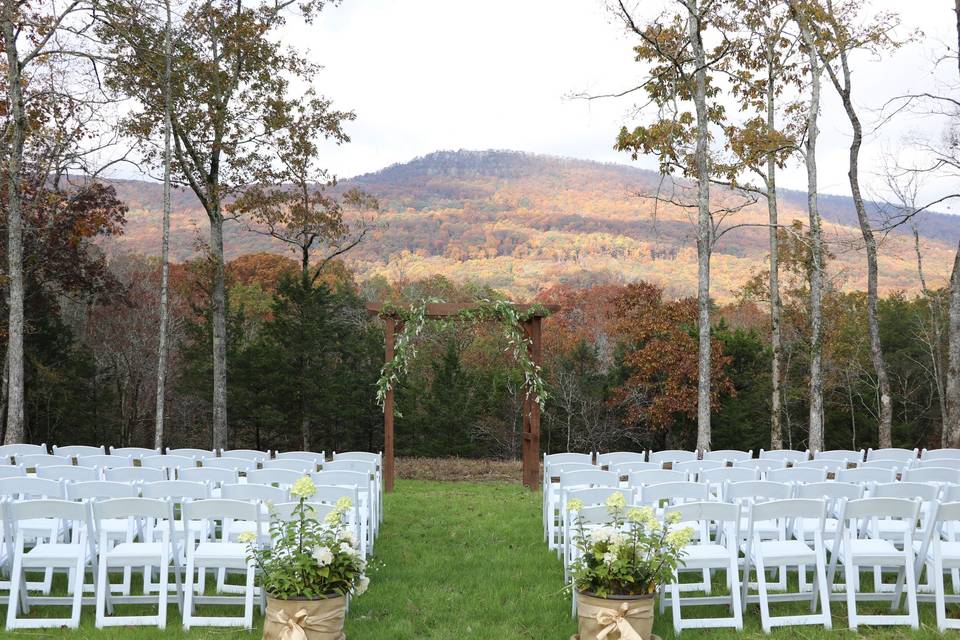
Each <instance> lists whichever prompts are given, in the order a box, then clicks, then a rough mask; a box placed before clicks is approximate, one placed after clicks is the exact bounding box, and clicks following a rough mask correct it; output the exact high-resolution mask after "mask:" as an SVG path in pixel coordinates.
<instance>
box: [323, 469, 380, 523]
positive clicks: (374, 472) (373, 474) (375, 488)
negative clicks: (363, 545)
mask: <svg viewBox="0 0 960 640" xmlns="http://www.w3.org/2000/svg"><path fill="white" fill-rule="evenodd" d="M361 453H362V452H351V453H334V454H333V456H334V457H333V460H330V461H329V462H324V463H323V469H322V470H321V471H356V472H358V473H366V474H369V475H370V482H371V487H370V489H371V492H370V496H371V497H372V499H373V513H374V514H375V515H376V517H375V518H373V520H372V521H371V524H372V525H373V536H374V537H376V536H377V535H378V534H379V533H380V515H381V511H382V507H381V505H380V500H381V498H382V497H383V480H382V477H381V475H380V463H379V462H378V461H377V458H375V456H376V454H365V455H364V456H362V457H357V456H359V454H361Z"/></svg>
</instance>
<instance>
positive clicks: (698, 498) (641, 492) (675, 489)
mask: <svg viewBox="0 0 960 640" xmlns="http://www.w3.org/2000/svg"><path fill="white" fill-rule="evenodd" d="M709 499H710V491H709V487H707V485H706V484H703V483H700V482H690V481H683V482H663V483H660V484H647V485H643V486H642V487H640V488H639V489H638V490H637V498H636V501H637V503H638V504H642V505H645V506H649V507H652V508H653V509H654V511H655V512H657V513H662V511H663V509H664V508H665V507H667V506H672V505H675V504H682V503H684V502H706V501H707V500H709Z"/></svg>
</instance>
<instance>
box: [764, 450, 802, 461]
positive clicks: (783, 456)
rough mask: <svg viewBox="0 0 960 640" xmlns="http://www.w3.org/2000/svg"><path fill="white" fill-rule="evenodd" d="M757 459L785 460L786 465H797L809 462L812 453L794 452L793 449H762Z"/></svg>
mask: <svg viewBox="0 0 960 640" xmlns="http://www.w3.org/2000/svg"><path fill="white" fill-rule="evenodd" d="M757 457H758V458H760V459H761V460H783V462H784V463H786V464H797V463H798V462H806V461H807V460H809V459H810V452H809V451H793V450H792V449H772V450H770V451H765V450H764V449H760V454H759V455H757Z"/></svg>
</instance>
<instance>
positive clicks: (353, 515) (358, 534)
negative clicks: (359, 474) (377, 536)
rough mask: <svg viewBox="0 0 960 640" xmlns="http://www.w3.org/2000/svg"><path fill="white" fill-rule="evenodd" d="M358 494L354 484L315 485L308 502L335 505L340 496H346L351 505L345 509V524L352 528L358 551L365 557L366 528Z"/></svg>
mask: <svg viewBox="0 0 960 640" xmlns="http://www.w3.org/2000/svg"><path fill="white" fill-rule="evenodd" d="M359 495H360V494H359V491H358V490H357V487H355V486H337V485H317V492H316V493H315V494H314V495H313V497H312V498H310V504H320V505H329V506H332V507H336V505H337V502H338V501H339V500H340V499H341V498H347V499H348V500H349V501H350V505H351V506H350V509H349V510H348V511H347V526H348V527H350V528H351V529H352V530H353V535H354V537H355V538H356V539H357V540H358V541H359V542H360V552H361V553H362V554H363V556H364V557H366V555H367V540H366V538H367V537H366V535H365V534H364V531H365V530H366V529H365V526H364V521H363V514H365V511H363V510H362V509H361V508H360V497H359Z"/></svg>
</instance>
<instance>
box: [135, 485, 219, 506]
mask: <svg viewBox="0 0 960 640" xmlns="http://www.w3.org/2000/svg"><path fill="white" fill-rule="evenodd" d="M141 491H142V493H143V497H144V498H160V499H164V500H172V501H173V502H176V503H182V502H184V501H186V500H206V499H207V498H209V497H210V485H208V484H207V483H205V482H190V481H188V480H161V481H160V482H151V483H149V484H145V485H143V488H142V489H141Z"/></svg>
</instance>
